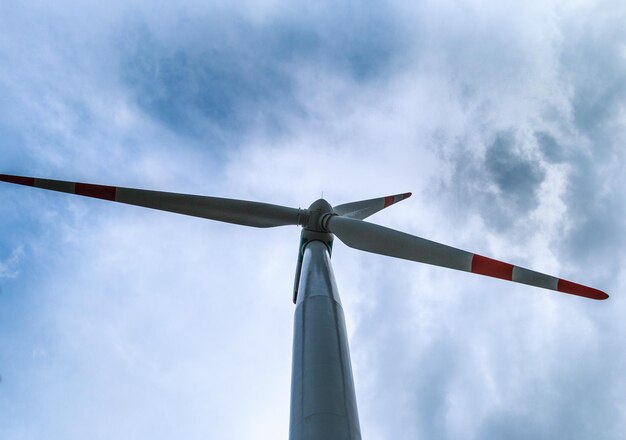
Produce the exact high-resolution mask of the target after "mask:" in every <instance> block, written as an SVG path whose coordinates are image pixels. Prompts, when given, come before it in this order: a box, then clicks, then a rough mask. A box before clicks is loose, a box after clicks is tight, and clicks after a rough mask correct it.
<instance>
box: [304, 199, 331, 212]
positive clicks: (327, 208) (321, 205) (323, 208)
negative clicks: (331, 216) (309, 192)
mask: <svg viewBox="0 0 626 440" xmlns="http://www.w3.org/2000/svg"><path fill="white" fill-rule="evenodd" d="M309 211H319V212H320V214H328V213H331V212H333V207H332V206H331V205H330V203H328V202H327V201H326V200H325V199H317V200H316V201H314V202H313V203H311V206H309Z"/></svg>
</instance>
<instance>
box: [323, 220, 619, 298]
mask: <svg viewBox="0 0 626 440" xmlns="http://www.w3.org/2000/svg"><path fill="white" fill-rule="evenodd" d="M325 227H326V228H327V230H328V231H329V232H332V233H333V234H335V235H336V236H337V238H339V239H340V240H341V241H342V242H344V243H345V244H346V245H348V246H350V247H352V248H355V249H359V250H362V251H367V252H373V253H375V254H381V255H387V256H390V257H397V258H403V259H405V260H411V261H418V262H420V263H426V264H432V265H435V266H441V267H447V268H450V269H456V270H463V271H466V272H472V273H476V274H480V275H487V276H490V277H494V278H501V279H503V280H507V281H515V282H517V283H523V284H528V285H530V286H536V287H543V288H544V289H550V290H555V291H558V292H563V293H569V294H572V295H578V296H583V297H585V298H591V299H606V298H608V297H609V296H608V295H607V294H606V293H604V292H602V291H601V290H598V289H594V288H592V287H587V286H583V285H581V284H577V283H573V282H571V281H567V280H562V279H559V278H556V277H553V276H550V275H546V274H543V273H540V272H535V271H532V270H529V269H524V268H523V267H519V266H514V265H512V264H509V263H505V262H502V261H498V260H494V259H491V258H487V257H483V256H482V255H478V254H473V253H471V252H467V251H464V250H461V249H457V248H454V247H451V246H446V245H445V244H441V243H437V242H434V241H430V240H426V239H424V238H420V237H416V236H414V235H410V234H405V233H404V232H400V231H396V230H394V229H389V228H385V227H384V226H379V225H375V224H373V223H368V222H364V221H361V220H355V219H352V218H347V217H343V216H339V215H333V216H330V217H329V218H328V219H327V221H326V224H325Z"/></svg>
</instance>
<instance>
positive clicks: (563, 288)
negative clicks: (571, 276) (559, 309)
mask: <svg viewBox="0 0 626 440" xmlns="http://www.w3.org/2000/svg"><path fill="white" fill-rule="evenodd" d="M557 290H558V291H559V292H563V293H569V294H572V295H578V296H582V297H585V298H589V299H595V300H598V301H604V300H605V299H608V298H609V295H608V294H607V293H606V292H603V291H602V290H598V289H594V288H593V287H588V286H583V285H582V284H578V283H574V282H572V281H567V280H563V279H559V281H558V284H557Z"/></svg>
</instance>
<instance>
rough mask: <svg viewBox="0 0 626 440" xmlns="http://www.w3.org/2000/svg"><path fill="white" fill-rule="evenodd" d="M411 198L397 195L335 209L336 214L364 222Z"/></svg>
mask: <svg viewBox="0 0 626 440" xmlns="http://www.w3.org/2000/svg"><path fill="white" fill-rule="evenodd" d="M409 197H411V193H410V192H408V193H403V194H396V195H393V196H387V197H379V198H376V199H369V200H361V201H359V202H351V203H344V204H343V205H339V206H335V207H333V210H334V211H335V213H336V214H339V215H341V216H344V217H348V218H355V219H357V220H363V219H366V218H367V217H369V216H370V215H372V214H376V213H377V212H378V211H381V210H383V209H385V208H386V207H388V206H391V205H393V204H394V203H398V202H400V201H402V200H404V199H408V198H409Z"/></svg>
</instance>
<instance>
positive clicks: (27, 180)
mask: <svg viewBox="0 0 626 440" xmlns="http://www.w3.org/2000/svg"><path fill="white" fill-rule="evenodd" d="M0 180H1V181H3V182H9V183H16V184H18V185H26V186H35V179H34V178H32V177H22V176H10V175H8V174H0Z"/></svg>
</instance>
